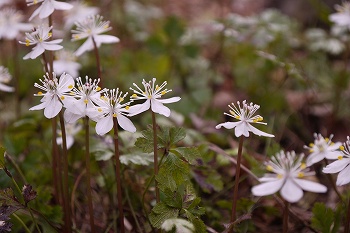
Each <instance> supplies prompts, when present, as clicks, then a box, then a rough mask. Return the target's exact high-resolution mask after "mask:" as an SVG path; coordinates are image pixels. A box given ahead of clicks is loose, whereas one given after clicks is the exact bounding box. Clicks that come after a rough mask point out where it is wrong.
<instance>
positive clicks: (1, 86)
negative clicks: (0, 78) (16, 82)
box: [0, 83, 15, 92]
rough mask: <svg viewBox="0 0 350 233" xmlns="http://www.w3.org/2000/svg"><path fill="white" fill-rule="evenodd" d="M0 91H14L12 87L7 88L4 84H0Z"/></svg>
mask: <svg viewBox="0 0 350 233" xmlns="http://www.w3.org/2000/svg"><path fill="white" fill-rule="evenodd" d="M0 90H1V91H5V92H13V91H14V90H15V89H14V88H13V87H9V86H6V85H5V84H2V83H0Z"/></svg>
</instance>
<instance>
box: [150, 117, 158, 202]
mask: <svg viewBox="0 0 350 233" xmlns="http://www.w3.org/2000/svg"><path fill="white" fill-rule="evenodd" d="M152 125H153V155H154V159H153V160H154V166H153V169H154V176H155V177H156V176H157V175H158V142H157V123H156V114H155V113H154V112H153V111H152ZM154 181H155V189H156V202H157V203H159V201H160V196H159V189H158V182H157V180H156V179H155V180H154Z"/></svg>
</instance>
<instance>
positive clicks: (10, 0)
mask: <svg viewBox="0 0 350 233" xmlns="http://www.w3.org/2000/svg"><path fill="white" fill-rule="evenodd" d="M12 1H13V0H1V1H0V7H2V6H3V5H6V4H10V3H12Z"/></svg>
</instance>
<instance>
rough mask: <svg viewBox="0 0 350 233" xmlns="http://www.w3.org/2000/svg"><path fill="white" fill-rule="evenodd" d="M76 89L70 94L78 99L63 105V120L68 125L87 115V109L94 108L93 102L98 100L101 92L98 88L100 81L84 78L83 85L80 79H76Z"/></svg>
mask: <svg viewBox="0 0 350 233" xmlns="http://www.w3.org/2000/svg"><path fill="white" fill-rule="evenodd" d="M76 80H77V86H78V88H73V89H72V91H71V94H72V95H74V97H76V98H78V99H75V98H74V99H71V101H69V102H66V103H65V107H66V111H65V112H64V118H65V120H66V121H67V122H68V123H73V122H75V121H77V120H78V119H80V118H82V117H84V116H86V115H87V109H89V108H93V107H95V105H94V104H93V102H96V101H98V100H99V99H100V96H101V92H105V91H106V90H101V88H100V87H99V86H98V83H99V82H100V79H94V80H92V79H91V78H88V77H87V76H86V77H85V83H83V82H82V81H81V78H80V77H79V78H77V79H76Z"/></svg>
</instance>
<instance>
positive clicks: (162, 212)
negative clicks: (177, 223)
mask: <svg viewBox="0 0 350 233" xmlns="http://www.w3.org/2000/svg"><path fill="white" fill-rule="evenodd" d="M178 215H179V210H178V209H176V208H172V207H170V206H167V205H166V204H164V203H163V202H159V203H158V204H157V205H156V206H155V207H153V209H152V212H151V214H150V215H149V220H150V222H151V224H152V226H153V227H156V228H160V226H161V225H162V223H163V222H164V221H165V220H167V219H170V218H177V217H178Z"/></svg>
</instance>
